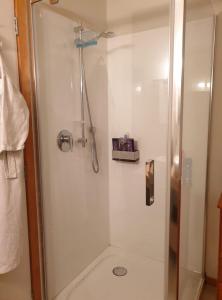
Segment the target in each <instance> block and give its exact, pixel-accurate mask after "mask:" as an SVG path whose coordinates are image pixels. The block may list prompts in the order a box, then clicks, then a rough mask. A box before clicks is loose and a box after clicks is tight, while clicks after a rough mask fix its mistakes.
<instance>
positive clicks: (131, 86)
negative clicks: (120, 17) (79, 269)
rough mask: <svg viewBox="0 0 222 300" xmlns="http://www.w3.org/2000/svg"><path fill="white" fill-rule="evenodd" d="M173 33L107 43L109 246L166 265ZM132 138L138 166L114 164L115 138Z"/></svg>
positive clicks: (159, 30)
mask: <svg viewBox="0 0 222 300" xmlns="http://www.w3.org/2000/svg"><path fill="white" fill-rule="evenodd" d="M168 49H169V28H168V27H163V28H157V29H153V30H148V31H144V32H139V33H134V34H127V35H120V36H118V37H115V38H113V39H110V40H109V41H108V75H109V77H108V79H109V80H108V84H109V99H108V102H109V142H110V147H109V148H110V156H109V167H110V170H109V194H110V236H111V244H112V245H114V246H117V247H121V248H124V249H127V250H130V251H133V252H137V253H138V254H141V255H143V256H147V257H150V258H153V259H156V260H161V261H164V251H165V249H164V242H165V217H166V215H165V209H166V156H167V129H168V121H167V120H168V69H169V67H168V66H169V61H168V60H169V53H168ZM126 133H128V134H129V135H130V137H132V138H135V140H136V141H137V142H138V146H139V150H140V161H139V163H122V162H116V161H112V157H111V149H112V145H111V142H112V138H113V137H114V138H115V137H122V136H123V135H124V134H126ZM150 159H154V160H155V203H154V205H153V206H151V207H148V206H146V201H145V189H146V187H145V163H146V161H148V160H150Z"/></svg>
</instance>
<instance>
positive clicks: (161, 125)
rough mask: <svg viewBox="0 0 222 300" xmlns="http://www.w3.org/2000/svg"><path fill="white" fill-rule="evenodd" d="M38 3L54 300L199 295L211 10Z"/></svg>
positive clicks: (36, 52)
mask: <svg viewBox="0 0 222 300" xmlns="http://www.w3.org/2000/svg"><path fill="white" fill-rule="evenodd" d="M185 4H186V5H185ZM30 7H31V19H32V28H31V29H32V34H33V57H34V67H33V69H34V70H35V101H34V104H35V107H36V115H35V117H36V120H37V133H38V141H36V142H37V144H38V156H39V158H40V159H39V168H38V169H39V172H38V173H39V174H38V176H39V180H40V199H39V201H40V215H41V218H40V221H39V225H40V227H41V232H42V250H43V251H42V256H43V259H42V261H43V265H42V278H43V290H44V299H47V300H52V299H56V300H104V299H106V300H109V299H110V300H111V299H117V300H120V299H125V300H126V299H127V300H131V299H132V300H134V299H140V300H149V299H150V300H164V299H167V300H170V299H172V300H176V299H180V300H196V299H198V297H199V293H200V291H201V287H202V285H203V281H204V236H205V191H206V176H207V153H208V129H209V115H210V101H211V86H212V76H211V75H212V62H213V42H214V41H213V39H214V16H213V11H212V7H211V4H210V1H208V0H204V1H198V0H195V1H193V0H192V1H188V0H187V1H183V0H174V1H170V0H158V1H156V0H155V1H144V0H137V1H125V0H118V1H113V0H93V1H92V0H84V1H82V0H81V1H80V0H73V1H71V0H60V1H46V0H43V1H33V3H32V4H31V6H30Z"/></svg>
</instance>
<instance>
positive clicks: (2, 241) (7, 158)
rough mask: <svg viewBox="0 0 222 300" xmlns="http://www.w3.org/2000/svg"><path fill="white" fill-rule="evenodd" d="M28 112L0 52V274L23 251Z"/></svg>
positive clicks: (8, 268) (11, 268) (16, 263)
mask: <svg viewBox="0 0 222 300" xmlns="http://www.w3.org/2000/svg"><path fill="white" fill-rule="evenodd" d="M28 128H29V112H28V108H27V105H26V102H25V100H24V98H23V96H22V95H21V93H20V92H19V91H18V90H17V89H16V87H15V85H14V84H13V82H12V80H11V79H10V77H9V75H8V71H7V69H6V66H5V65H4V62H3V58H2V56H1V53H0V274H3V273H7V272H9V271H11V270H13V269H15V268H16V267H17V266H18V265H19V263H20V259H21V254H22V249H23V236H24V233H23V224H24V216H23V213H24V207H25V181H24V161H23V149H24V143H25V141H26V139H27V135H28Z"/></svg>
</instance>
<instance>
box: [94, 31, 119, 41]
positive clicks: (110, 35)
mask: <svg viewBox="0 0 222 300" xmlns="http://www.w3.org/2000/svg"><path fill="white" fill-rule="evenodd" d="M114 36H115V33H114V32H112V31H108V32H102V33H100V34H99V35H98V37H97V39H100V38H105V39H110V38H113V37H114Z"/></svg>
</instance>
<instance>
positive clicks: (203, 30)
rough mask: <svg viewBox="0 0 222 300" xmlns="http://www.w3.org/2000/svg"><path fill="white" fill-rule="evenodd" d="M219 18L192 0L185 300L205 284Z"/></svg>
mask: <svg viewBox="0 0 222 300" xmlns="http://www.w3.org/2000/svg"><path fill="white" fill-rule="evenodd" d="M213 40H214V17H213V14H212V7H211V5H210V1H205V2H204V3H201V4H198V3H196V4H195V3H194V2H193V1H187V11H186V16H185V60H184V92H183V136H182V151H183V152H182V156H183V171H182V173H183V174H182V191H181V193H182V194H181V232H180V287H179V299H181V300H188V299H189V300H192V299H197V296H198V294H199V293H200V288H201V286H202V283H203V275H204V274H203V265H204V236H205V196H206V195H205V192H206V172H207V151H208V130H209V113H210V104H211V85H212V82H211V80H212V79H211V73H212V57H213Z"/></svg>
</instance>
